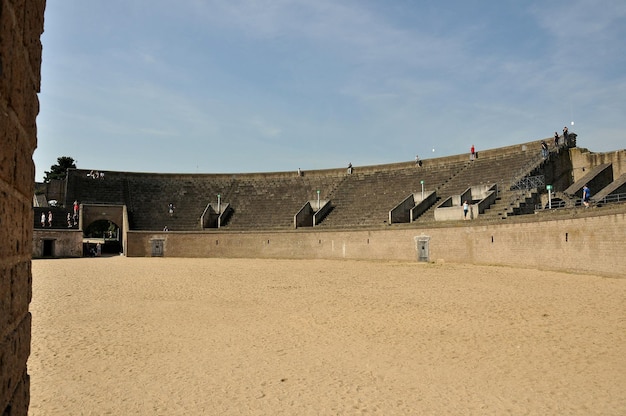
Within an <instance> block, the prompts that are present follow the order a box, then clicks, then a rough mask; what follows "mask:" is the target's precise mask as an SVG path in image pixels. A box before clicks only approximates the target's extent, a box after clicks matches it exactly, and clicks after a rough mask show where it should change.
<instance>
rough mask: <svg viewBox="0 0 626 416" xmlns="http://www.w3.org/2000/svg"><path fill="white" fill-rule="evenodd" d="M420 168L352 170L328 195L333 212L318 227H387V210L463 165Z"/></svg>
mask: <svg viewBox="0 0 626 416" xmlns="http://www.w3.org/2000/svg"><path fill="white" fill-rule="evenodd" d="M429 162H432V161H424V164H423V166H421V167H418V166H415V164H414V163H405V164H397V165H394V166H391V167H390V166H386V167H380V166H378V167H368V168H366V169H359V168H355V170H354V173H353V174H351V175H347V176H346V178H345V180H344V181H342V182H341V184H340V185H339V187H338V188H337V189H336V190H335V191H334V192H333V193H332V194H331V195H330V200H331V201H332V205H333V211H331V213H330V214H329V215H328V217H327V218H326V219H325V220H324V221H323V222H322V223H321V225H320V226H321V227H354V226H379V225H385V224H387V221H388V218H389V210H391V209H392V208H393V207H394V206H396V205H397V204H398V203H399V202H400V201H402V200H403V199H404V198H406V197H407V196H409V195H410V194H412V193H413V194H416V193H420V192H421V190H422V188H421V181H424V189H425V191H429V190H430V191H432V190H433V189H434V188H436V187H437V186H438V185H439V184H441V183H444V182H445V181H447V180H449V179H450V178H451V177H453V176H454V175H455V174H456V173H457V172H458V171H459V170H460V169H462V166H463V163H458V162H457V163H448V164H441V165H439V164H438V165H430V163H429Z"/></svg>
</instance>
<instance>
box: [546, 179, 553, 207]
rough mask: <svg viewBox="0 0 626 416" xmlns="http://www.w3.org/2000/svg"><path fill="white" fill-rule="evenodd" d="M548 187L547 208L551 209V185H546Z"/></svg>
mask: <svg viewBox="0 0 626 416" xmlns="http://www.w3.org/2000/svg"><path fill="white" fill-rule="evenodd" d="M546 188H547V189H548V209H552V185H546Z"/></svg>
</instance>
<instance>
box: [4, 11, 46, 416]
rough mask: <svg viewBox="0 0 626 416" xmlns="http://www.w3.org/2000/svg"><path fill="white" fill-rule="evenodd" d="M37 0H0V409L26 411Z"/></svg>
mask: <svg viewBox="0 0 626 416" xmlns="http://www.w3.org/2000/svg"><path fill="white" fill-rule="evenodd" d="M44 8H45V1H43V0H42V1H40V0H21V1H12V0H0V224H1V225H2V238H0V414H1V415H11V416H18V415H26V414H27V413H28V404H29V400H30V389H29V385H30V381H29V376H28V373H27V369H26V362H27V360H28V355H29V354H30V338H31V329H30V328H31V315H30V312H29V310H28V308H29V304H30V300H31V296H32V295H31V291H32V286H31V282H32V280H31V279H32V277H31V263H30V261H31V251H32V236H33V210H32V206H33V193H34V183H35V166H34V164H33V160H32V156H33V152H34V150H35V147H36V146H37V127H36V117H37V113H38V112H39V101H38V98H37V92H39V88H40V81H41V78H40V69H41V42H40V40H39V38H40V36H41V33H42V32H43V18H44Z"/></svg>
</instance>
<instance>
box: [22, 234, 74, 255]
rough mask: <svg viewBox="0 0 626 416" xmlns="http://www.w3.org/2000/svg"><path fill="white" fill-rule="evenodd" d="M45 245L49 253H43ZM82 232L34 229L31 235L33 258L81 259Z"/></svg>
mask: <svg viewBox="0 0 626 416" xmlns="http://www.w3.org/2000/svg"><path fill="white" fill-rule="evenodd" d="M46 244H50V246H49V247H48V248H49V249H51V253H49V254H48V253H44V248H45V246H46ZM82 255H83V231H82V230H54V229H52V230H46V229H35V231H34V233H33V258H42V257H44V256H50V257H82Z"/></svg>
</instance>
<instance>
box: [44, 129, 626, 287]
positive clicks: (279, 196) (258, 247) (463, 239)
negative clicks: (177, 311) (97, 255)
mask: <svg viewBox="0 0 626 416" xmlns="http://www.w3.org/2000/svg"><path fill="white" fill-rule="evenodd" d="M546 140H547V139H546ZM579 140H580V139H579V138H577V136H576V135H575V134H571V135H570V138H569V140H568V143H564V138H563V137H561V138H560V143H559V145H558V146H557V145H556V144H552V145H551V147H550V151H549V153H548V155H547V157H544V156H543V155H542V154H541V140H536V141H532V142H526V143H520V144H516V145H512V146H507V147H502V148H495V149H487V150H483V151H480V152H479V153H478V154H477V157H476V158H475V159H473V160H472V159H471V158H470V157H469V155H468V154H459V155H454V156H448V157H441V158H434V159H425V160H422V161H421V162H420V164H416V163H415V162H413V161H411V162H399V163H394V164H385V165H375V166H355V167H354V168H353V170H352V172H351V173H349V172H348V171H347V170H346V169H345V168H337V169H327V170H314V171H304V172H300V171H298V172H267V173H234V174H165V173H138V172H115V171H107V170H104V169H102V168H105V167H97V166H96V167H94V168H95V169H97V170H95V171H96V172H99V173H102V176H100V175H98V177H97V178H94V176H92V175H91V173H92V172H94V170H85V169H70V171H69V172H68V175H67V178H66V179H65V180H63V181H53V183H50V184H47V187H46V189H45V192H42V193H41V194H40V195H38V196H37V197H36V198H35V208H34V235H33V257H34V258H41V257H80V256H83V255H89V253H93V252H94V248H95V247H96V245H98V246H99V250H101V252H102V253H105V254H106V253H122V254H124V255H126V256H128V257H150V256H155V257H156V256H158V257H215V258H218V257H219V258H229V257H232V258H292V259H316V258H323V259H369V260H415V261H426V262H428V261H443V262H455V263H471V264H499V265H509V266H516V267H532V268H540V269H552V270H565V271H574V272H592V273H595V274H601V275H608V276H615V275H620V276H623V274H624V270H626V262H625V260H623V258H622V257H621V256H616V255H615V253H620V252H623V251H624V249H625V248H626V238H625V234H624V226H623V225H624V219H625V217H624V215H625V214H626V205H624V204H623V202H624V201H625V199H626V198H625V194H626V164H625V161H626V151H624V150H620V151H615V152H608V153H594V152H591V151H589V150H587V149H585V148H580V147H578V146H577V141H579ZM586 184H587V185H589V187H590V188H591V189H592V191H593V193H594V195H593V200H592V206H591V207H589V208H588V207H585V206H583V205H582V203H581V192H582V188H583V186H584V185H586ZM49 200H55V201H56V204H55V206H53V207H51V206H48V205H49V204H47V201H49ZM466 200H467V201H468V203H469V206H470V210H469V213H468V215H467V218H464V214H463V208H462V205H463V202H464V201H466ZM74 201H76V202H77V203H78V204H79V206H80V209H79V212H78V214H79V215H78V218H77V220H76V221H75V222H72V223H71V224H68V223H67V220H66V219H67V215H68V213H72V205H73V203H74ZM170 205H171V206H172V210H171V211H170V209H169V206H170ZM49 211H51V212H52V213H53V218H54V220H53V224H52V226H51V227H50V226H49V224H47V225H45V226H44V227H42V226H41V224H39V218H40V216H41V213H47V212H49Z"/></svg>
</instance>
